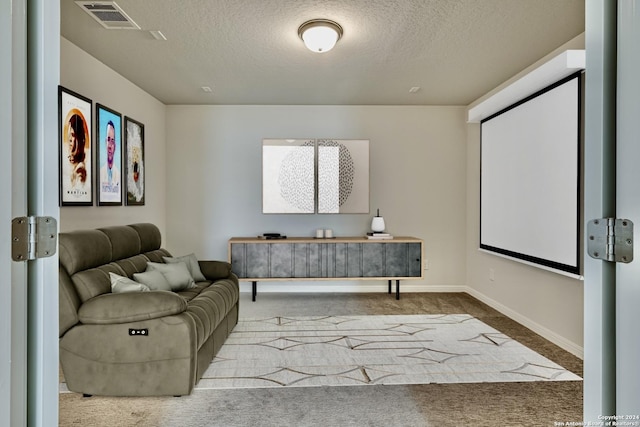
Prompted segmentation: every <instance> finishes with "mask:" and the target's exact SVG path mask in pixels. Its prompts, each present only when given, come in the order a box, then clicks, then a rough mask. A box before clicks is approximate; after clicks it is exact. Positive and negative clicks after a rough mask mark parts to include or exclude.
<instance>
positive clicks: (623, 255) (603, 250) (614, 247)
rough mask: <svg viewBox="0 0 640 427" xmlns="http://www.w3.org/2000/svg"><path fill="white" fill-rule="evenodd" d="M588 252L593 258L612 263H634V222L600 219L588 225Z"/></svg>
mask: <svg viewBox="0 0 640 427" xmlns="http://www.w3.org/2000/svg"><path fill="white" fill-rule="evenodd" d="M587 236H588V240H587V252H588V253H589V256H590V257H591V258H595V259H602V260H605V261H612V262H624V263H629V262H631V261H633V222H631V221H630V220H628V219H617V218H599V219H594V220H591V221H589V222H588V223H587Z"/></svg>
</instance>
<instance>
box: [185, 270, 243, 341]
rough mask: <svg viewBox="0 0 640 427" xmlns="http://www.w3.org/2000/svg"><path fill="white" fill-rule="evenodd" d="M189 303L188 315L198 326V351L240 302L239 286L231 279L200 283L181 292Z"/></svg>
mask: <svg viewBox="0 0 640 427" xmlns="http://www.w3.org/2000/svg"><path fill="white" fill-rule="evenodd" d="M179 295H181V296H182V297H183V298H184V299H185V300H187V301H188V308H187V310H186V312H185V313H186V314H187V315H189V316H190V317H192V318H193V321H194V323H195V325H196V336H197V345H198V349H199V348H200V347H201V346H202V344H204V342H205V341H206V340H207V339H208V338H209V337H210V336H211V334H212V333H213V331H214V330H215V329H216V328H217V327H218V325H219V324H220V322H222V320H223V319H224V318H225V317H226V316H227V314H228V313H229V311H230V310H231V309H232V308H233V307H234V306H235V305H236V303H237V302H238V296H239V293H238V285H237V284H236V283H235V282H234V281H233V280H230V279H223V280H216V281H215V282H213V283H211V282H198V283H197V284H196V287H195V288H191V289H187V290H184V291H182V292H179Z"/></svg>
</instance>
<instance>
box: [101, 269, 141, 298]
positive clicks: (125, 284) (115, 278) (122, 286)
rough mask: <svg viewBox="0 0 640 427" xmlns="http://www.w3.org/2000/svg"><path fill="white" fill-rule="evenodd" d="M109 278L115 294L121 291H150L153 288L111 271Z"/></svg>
mask: <svg viewBox="0 0 640 427" xmlns="http://www.w3.org/2000/svg"><path fill="white" fill-rule="evenodd" d="M109 279H110V280H111V292H113V293H114V294H118V293H121V292H148V291H150V290H151V289H149V287H148V286H146V285H144V284H142V283H138V282H136V281H134V280H131V279H129V278H128V277H124V276H120V275H119V274H115V273H111V272H109Z"/></svg>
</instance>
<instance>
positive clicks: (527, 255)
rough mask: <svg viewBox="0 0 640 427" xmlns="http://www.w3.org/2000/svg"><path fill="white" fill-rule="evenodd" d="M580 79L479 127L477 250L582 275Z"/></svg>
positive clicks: (575, 77)
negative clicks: (478, 241)
mask: <svg viewBox="0 0 640 427" xmlns="http://www.w3.org/2000/svg"><path fill="white" fill-rule="evenodd" d="M581 92H582V73H578V74H574V75H572V76H570V77H567V78H565V79H563V80H561V81H559V82H557V83H556V84H553V85H551V86H549V87H547V88H545V89H543V90H541V91H540V92H538V93H536V94H534V95H532V96H530V97H528V98H526V99H524V100H522V101H520V102H518V103H516V104H514V105H512V106H510V107H507V108H505V109H504V110H502V111H500V112H498V113H496V114H494V115H492V116H490V117H488V118H487V119H485V120H483V121H482V122H481V150H480V152H481V154H480V161H481V167H480V171H481V172H480V248H481V249H485V250H488V251H492V252H495V253H497V254H501V255H504V256H508V257H512V258H515V259H517V260H522V261H526V262H528V263H533V264H535V265H540V266H543V267H546V268H551V269H555V270H560V271H563V272H568V273H573V274H581V264H582V263H581V257H582V253H581V248H582V245H581V241H582V239H581V236H582V232H581V230H582V228H581V182H582V180H581V149H580V147H581V136H582V132H581V129H582V107H581V103H582V101H581V99H582V96H581Z"/></svg>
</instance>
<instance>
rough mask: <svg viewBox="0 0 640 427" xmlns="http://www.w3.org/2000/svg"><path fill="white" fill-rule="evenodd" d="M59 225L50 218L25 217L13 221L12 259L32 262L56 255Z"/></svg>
mask: <svg viewBox="0 0 640 427" xmlns="http://www.w3.org/2000/svg"><path fill="white" fill-rule="evenodd" d="M57 241H58V223H57V221H56V220H55V218H52V217H49V216H29V217H26V216H23V217H19V218H14V219H13V220H12V221H11V258H12V259H13V260H14V261H30V260H34V259H37V258H46V257H50V256H52V255H53V254H55V253H56V247H57Z"/></svg>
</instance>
